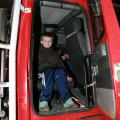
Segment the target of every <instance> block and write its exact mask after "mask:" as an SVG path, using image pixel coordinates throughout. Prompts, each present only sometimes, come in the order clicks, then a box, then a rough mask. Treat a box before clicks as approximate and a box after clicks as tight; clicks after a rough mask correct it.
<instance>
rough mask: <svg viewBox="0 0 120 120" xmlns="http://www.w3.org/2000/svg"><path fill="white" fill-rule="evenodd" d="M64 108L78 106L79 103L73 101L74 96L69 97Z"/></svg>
mask: <svg viewBox="0 0 120 120" xmlns="http://www.w3.org/2000/svg"><path fill="white" fill-rule="evenodd" d="M63 105H64V108H77V107H78V106H77V104H75V103H74V102H73V101H72V98H69V99H68V100H67V101H66V102H65V103H64V104H63Z"/></svg>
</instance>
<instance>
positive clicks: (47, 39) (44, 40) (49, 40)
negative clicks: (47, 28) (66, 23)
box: [40, 32, 54, 48]
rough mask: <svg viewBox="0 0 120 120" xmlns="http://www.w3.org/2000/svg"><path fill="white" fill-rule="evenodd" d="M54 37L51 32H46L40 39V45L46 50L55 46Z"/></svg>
mask: <svg viewBox="0 0 120 120" xmlns="http://www.w3.org/2000/svg"><path fill="white" fill-rule="evenodd" d="M53 39H54V36H53V34H52V33H50V32H45V33H43V34H42V35H41V37H40V43H41V45H43V47H45V48H50V47H51V46H52V44H53Z"/></svg>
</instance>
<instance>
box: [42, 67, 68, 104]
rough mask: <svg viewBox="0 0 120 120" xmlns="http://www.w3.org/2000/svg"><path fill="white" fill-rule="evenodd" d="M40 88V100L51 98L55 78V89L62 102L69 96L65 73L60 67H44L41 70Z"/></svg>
mask: <svg viewBox="0 0 120 120" xmlns="http://www.w3.org/2000/svg"><path fill="white" fill-rule="evenodd" d="M42 75H43V78H42V89H41V94H40V101H44V100H45V101H49V100H50V99H51V95H52V91H53V85H54V82H53V80H55V83H56V87H57V90H58V91H59V94H60V97H61V99H62V100H63V102H66V100H68V99H69V98H70V93H69V90H68V83H67V78H66V73H65V71H64V70H63V69H62V68H46V69H44V70H43V71H42Z"/></svg>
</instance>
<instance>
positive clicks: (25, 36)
mask: <svg viewBox="0 0 120 120" xmlns="http://www.w3.org/2000/svg"><path fill="white" fill-rule="evenodd" d="M65 1H69V2H75V3H80V4H81V5H83V6H84V7H85V9H86V10H88V6H87V3H86V1H85V0H65ZM101 3H102V9H103V15H104V22H105V30H106V32H107V33H106V35H105V37H104V40H106V39H108V44H109V47H110V48H109V52H110V60H111V67H112V73H113V75H114V71H113V66H114V64H115V63H117V62H120V49H119V48H120V47H119V46H120V40H119V39H120V29H119V27H118V24H117V21H116V19H115V17H114V16H115V13H114V10H113V7H112V3H111V0H106V2H104V0H101ZM22 4H23V5H24V6H25V7H31V8H32V5H33V0H22ZM106 11H107V12H106ZM88 21H89V27H90V31H91V33H90V34H92V27H91V24H90V18H88ZM112 21H114V22H112ZM31 22H32V13H27V14H25V13H23V12H21V17H20V27H19V37H18V50H17V105H18V106H17V116H18V120H88V119H89V120H100V119H102V120H111V119H110V118H109V117H108V116H107V115H106V114H105V113H103V112H102V111H101V110H100V109H99V108H97V107H96V108H94V109H92V110H89V111H84V112H77V113H67V114H62V115H55V116H48V117H42V116H38V115H37V114H35V112H34V111H33V109H32V107H31V103H30V88H29V82H30V81H29V79H28V76H29V65H30V64H29V60H30V37H31ZM91 40H92V37H91ZM116 43H117V44H116ZM113 82H114V84H115V86H114V87H115V95H116V106H117V117H116V118H117V120H120V115H119V114H118V113H120V97H118V93H119V92H120V81H116V80H114V78H113ZM90 116H93V117H90Z"/></svg>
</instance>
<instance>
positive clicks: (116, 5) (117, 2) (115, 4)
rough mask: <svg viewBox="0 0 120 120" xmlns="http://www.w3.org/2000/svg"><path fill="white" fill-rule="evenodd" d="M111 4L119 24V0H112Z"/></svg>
mask: <svg viewBox="0 0 120 120" xmlns="http://www.w3.org/2000/svg"><path fill="white" fill-rule="evenodd" d="M113 5H114V9H115V13H116V16H117V20H118V23H119V25H120V1H119V0H113Z"/></svg>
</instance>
